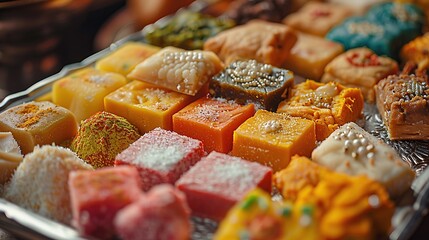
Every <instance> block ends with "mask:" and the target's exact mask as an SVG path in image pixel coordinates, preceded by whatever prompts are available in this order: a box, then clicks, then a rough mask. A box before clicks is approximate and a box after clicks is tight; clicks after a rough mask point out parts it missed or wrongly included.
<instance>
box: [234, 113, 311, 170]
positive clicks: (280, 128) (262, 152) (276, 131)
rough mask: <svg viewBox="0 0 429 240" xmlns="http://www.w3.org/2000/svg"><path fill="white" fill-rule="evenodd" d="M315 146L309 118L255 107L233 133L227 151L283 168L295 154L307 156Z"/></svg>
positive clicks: (274, 167) (276, 168)
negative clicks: (253, 111)
mask: <svg viewBox="0 0 429 240" xmlns="http://www.w3.org/2000/svg"><path fill="white" fill-rule="evenodd" d="M315 147H316V131H315V124H314V122H313V121H311V120H308V119H305V118H299V117H292V116H289V115H286V114H282V113H273V112H268V111H265V110H258V111H257V112H256V114H255V116H253V117H251V118H249V119H247V120H246V121H245V122H244V123H243V124H241V125H240V127H238V128H237V130H235V132H234V140H233V146H232V152H231V154H232V155H234V156H238V157H242V158H244V159H247V160H251V161H256V162H259V163H261V164H263V165H266V166H269V167H271V168H272V169H273V170H274V172H276V171H279V170H281V169H283V168H285V167H286V166H287V165H288V164H289V161H290V159H291V157H292V156H293V155H295V154H298V155H301V156H308V157H309V156H310V155H311V152H312V151H313V149H314V148H315Z"/></svg>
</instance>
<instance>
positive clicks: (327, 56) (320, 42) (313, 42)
mask: <svg viewBox="0 0 429 240" xmlns="http://www.w3.org/2000/svg"><path fill="white" fill-rule="evenodd" d="M342 52H344V48H343V46H342V45H341V44H339V43H336V42H332V41H329V40H327V39H324V38H322V37H318V36H314V35H310V34H305V33H299V34H298V41H297V42H296V44H295V45H294V46H293V48H292V50H291V53H290V56H289V58H288V59H287V60H286V62H285V68H286V69H289V70H291V71H292V72H294V73H295V74H297V75H299V76H302V77H305V78H309V79H313V80H319V79H320V78H322V75H323V73H324V71H325V67H326V65H328V63H329V62H330V61H332V59H334V58H335V57H336V56H338V55H340V54H341V53H342Z"/></svg>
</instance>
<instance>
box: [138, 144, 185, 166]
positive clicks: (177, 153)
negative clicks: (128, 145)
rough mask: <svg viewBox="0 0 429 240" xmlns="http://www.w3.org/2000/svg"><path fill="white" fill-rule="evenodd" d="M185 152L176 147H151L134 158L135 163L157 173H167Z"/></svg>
mask: <svg viewBox="0 0 429 240" xmlns="http://www.w3.org/2000/svg"><path fill="white" fill-rule="evenodd" d="M184 155H185V152H184V151H183V149H182V148H180V147H179V146H177V145H172V146H164V147H158V146H153V147H151V148H148V149H147V148H146V149H144V150H142V151H141V152H140V153H139V154H138V155H137V157H136V158H135V160H134V161H135V163H136V164H138V165H140V164H143V165H144V166H145V167H147V168H151V169H155V170H158V171H169V170H170V169H172V168H173V167H174V166H175V165H176V164H177V163H178V162H179V161H180V160H181V159H183V157H184Z"/></svg>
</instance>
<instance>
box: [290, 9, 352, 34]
mask: <svg viewBox="0 0 429 240" xmlns="http://www.w3.org/2000/svg"><path fill="white" fill-rule="evenodd" d="M350 15H352V11H351V10H350V8H348V7H345V6H343V5H338V4H332V3H324V2H313V1H309V2H307V4H305V5H304V6H303V7H302V8H301V9H299V10H298V11H297V12H295V13H292V14H290V15H288V16H287V17H286V18H285V19H284V20H283V23H285V24H286V25H288V26H290V27H292V28H294V29H296V30H299V31H301V32H305V33H308V34H312V35H316V36H319V37H324V36H325V35H326V33H328V31H329V30H330V29H331V28H332V27H334V26H335V25H337V24H339V23H341V22H342V21H343V20H344V19H345V18H347V17H349V16H350Z"/></svg>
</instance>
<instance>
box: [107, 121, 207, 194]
mask: <svg viewBox="0 0 429 240" xmlns="http://www.w3.org/2000/svg"><path fill="white" fill-rule="evenodd" d="M204 155H205V152H204V148H203V144H202V142H201V141H199V140H195V139H192V138H189V137H186V136H182V135H179V134H177V133H175V132H172V131H168V130H164V129H161V128H156V129H154V130H152V131H150V132H148V133H146V134H145V135H143V136H142V137H141V138H140V139H138V140H137V141H136V142H134V143H133V144H131V145H130V147H129V148H127V149H126V150H124V151H123V152H122V153H120V154H118V156H116V160H115V165H123V164H126V165H134V166H136V167H137V168H138V169H139V172H140V176H141V178H142V181H143V189H144V190H149V189H150V188H151V187H152V186H154V185H157V184H160V183H174V182H175V181H176V180H177V179H179V177H180V176H181V175H182V174H183V173H184V172H185V171H187V170H188V169H189V168H190V167H191V166H192V165H194V164H195V163H196V162H197V161H199V160H200V159H201V157H202V156H204Z"/></svg>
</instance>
